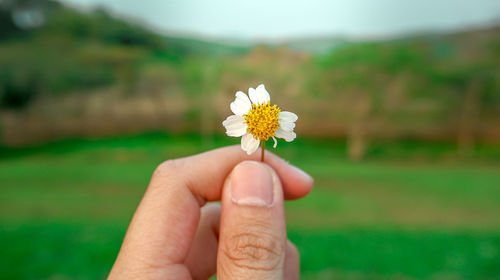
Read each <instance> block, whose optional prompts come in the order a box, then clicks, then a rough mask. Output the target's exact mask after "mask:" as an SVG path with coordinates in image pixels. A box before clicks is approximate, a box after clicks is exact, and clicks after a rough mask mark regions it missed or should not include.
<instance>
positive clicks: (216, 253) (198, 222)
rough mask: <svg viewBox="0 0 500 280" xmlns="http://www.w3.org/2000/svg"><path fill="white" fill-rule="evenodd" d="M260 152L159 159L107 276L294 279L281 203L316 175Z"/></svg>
mask: <svg viewBox="0 0 500 280" xmlns="http://www.w3.org/2000/svg"><path fill="white" fill-rule="evenodd" d="M259 159H260V153H254V154H252V155H250V156H248V155H246V153H244V152H243V151H241V149H240V147H239V146H231V147H225V148H221V149H216V150H212V151H209V152H206V153H202V154H199V155H195V156H191V157H186V158H181V159H175V160H169V161H166V162H164V163H162V164H161V165H160V166H158V167H157V169H156V170H155V172H154V174H153V176H152V179H151V182H150V184H149V186H148V188H147V190H146V192H145V194H144V196H143V198H142V200H141V202H140V204H139V206H138V207H137V210H136V212H135V214H134V217H133V218H132V221H131V223H130V225H129V228H128V230H127V234H126V236H125V239H124V241H123V244H122V247H121V249H120V253H119V254H118V257H117V259H116V261H115V264H114V266H113V268H112V270H111V272H110V274H109V276H108V279H208V278H210V277H211V276H213V275H214V274H215V273H216V272H217V278H218V279H223V280H224V279H299V254H298V251H297V249H296V248H295V246H294V245H293V244H292V243H291V242H290V241H288V240H287V237H286V226H285V219H284V209H283V203H284V199H298V198H301V197H304V196H305V195H307V194H308V193H309V192H310V191H311V188H312V185H313V180H312V178H311V177H310V176H309V175H307V174H306V173H304V172H303V171H301V170H299V169H298V168H296V167H294V166H292V165H290V164H288V163H287V162H286V161H284V160H282V159H281V158H279V157H277V156H276V155H274V154H272V153H270V152H267V151H266V156H265V163H261V162H257V161H256V160H259ZM264 194H267V199H268V200H265V201H263V200H260V201H259V200H255V199H254V197H258V196H262V195H264ZM245 195H246V196H245ZM248 195H250V196H251V197H250V198H251V199H250V200H248V199H246V197H247V196H248ZM210 201H220V204H219V203H207V202H210ZM264 202H265V203H264Z"/></svg>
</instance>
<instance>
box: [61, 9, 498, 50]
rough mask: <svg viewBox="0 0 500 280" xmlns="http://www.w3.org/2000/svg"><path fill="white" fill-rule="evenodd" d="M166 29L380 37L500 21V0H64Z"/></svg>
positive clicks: (275, 36) (241, 35)
mask: <svg viewBox="0 0 500 280" xmlns="http://www.w3.org/2000/svg"><path fill="white" fill-rule="evenodd" d="M64 1H65V2H68V3H73V4H76V5H78V6H80V7H92V6H95V5H101V6H105V7H107V8H109V9H110V10H111V11H113V12H114V13H116V14H118V15H123V16H130V17H133V18H137V19H139V20H141V21H143V22H146V23H147V24H149V25H151V26H153V27H155V28H158V29H159V30H161V31H164V32H167V33H168V32H170V33H175V34H183V33H187V34H188V35H202V36H207V37H219V38H233V39H245V40H280V39H285V38H296V37H304V36H330V35H331V36H335V35H343V36H350V37H358V38H363V37H378V36H398V35H404V34H407V33H415V32H423V31H429V30H431V31H432V30H445V31H448V30H449V31H453V30H457V29H458V30H459V29H464V28H467V27H471V26H472V27H474V26H484V25H487V24H491V23H492V22H496V23H500V21H499V20H500V0H365V1H362V0H344V1H339V0H330V1H328V0H297V1H294V0H212V1H210V0H197V1H196V0H64Z"/></svg>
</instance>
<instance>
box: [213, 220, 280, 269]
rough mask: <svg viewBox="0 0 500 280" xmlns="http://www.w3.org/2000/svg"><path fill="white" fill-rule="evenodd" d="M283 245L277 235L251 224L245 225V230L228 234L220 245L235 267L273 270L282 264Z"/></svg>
mask: <svg viewBox="0 0 500 280" xmlns="http://www.w3.org/2000/svg"><path fill="white" fill-rule="evenodd" d="M248 229H251V230H248ZM283 247H284V245H283V244H282V242H281V239H280V238H279V237H278V236H276V235H274V234H273V233H271V232H269V230H265V229H264V228H263V227H262V226H255V225H252V226H251V227H247V230H246V231H240V232H238V233H234V234H231V235H230V236H228V238H227V240H226V242H224V245H223V246H222V252H223V254H224V255H225V257H227V259H228V260H229V261H230V262H231V263H232V264H234V266H236V267H239V268H243V269H249V270H264V271H273V270H278V269H280V268H281V266H282V265H283V257H284V248H283Z"/></svg>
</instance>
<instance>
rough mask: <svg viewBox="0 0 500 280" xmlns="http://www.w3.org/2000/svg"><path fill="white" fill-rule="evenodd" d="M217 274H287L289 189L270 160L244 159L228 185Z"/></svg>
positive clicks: (224, 276) (223, 276) (259, 276)
mask: <svg viewBox="0 0 500 280" xmlns="http://www.w3.org/2000/svg"><path fill="white" fill-rule="evenodd" d="M221 205H222V206H221V207H222V211H221V226H220V236H219V252H218V255H217V277H218V278H220V279H222V280H224V279H283V277H284V264H285V254H286V240H287V239H286V227H285V216H284V209H283V192H282V187H281V182H280V180H279V178H278V176H277V175H276V173H275V172H274V171H273V170H272V169H271V168H270V167H269V166H268V165H266V164H264V163H260V162H255V161H245V162H242V163H240V164H238V165H237V166H236V167H235V168H234V170H233V171H232V173H231V174H230V175H229V178H228V179H227V181H226V184H225V185H224V190H223V195H222V201H221Z"/></svg>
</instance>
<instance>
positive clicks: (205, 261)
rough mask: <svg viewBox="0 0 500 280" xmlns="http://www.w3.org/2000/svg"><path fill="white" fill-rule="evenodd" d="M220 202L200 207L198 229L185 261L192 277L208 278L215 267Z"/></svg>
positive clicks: (212, 273)
mask: <svg viewBox="0 0 500 280" xmlns="http://www.w3.org/2000/svg"><path fill="white" fill-rule="evenodd" d="M219 222H220V204H219V203H209V204H207V205H205V206H203V208H201V217H200V223H199V225H198V229H197V230H196V234H195V237H194V240H193V244H192V245H191V249H190V250H189V254H188V256H187V259H186V261H185V264H186V266H187V268H188V270H189V271H190V272H191V277H192V278H193V279H195V280H196V279H208V278H210V277H211V276H212V275H214V274H215V270H216V267H217V247H218V239H219Z"/></svg>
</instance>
